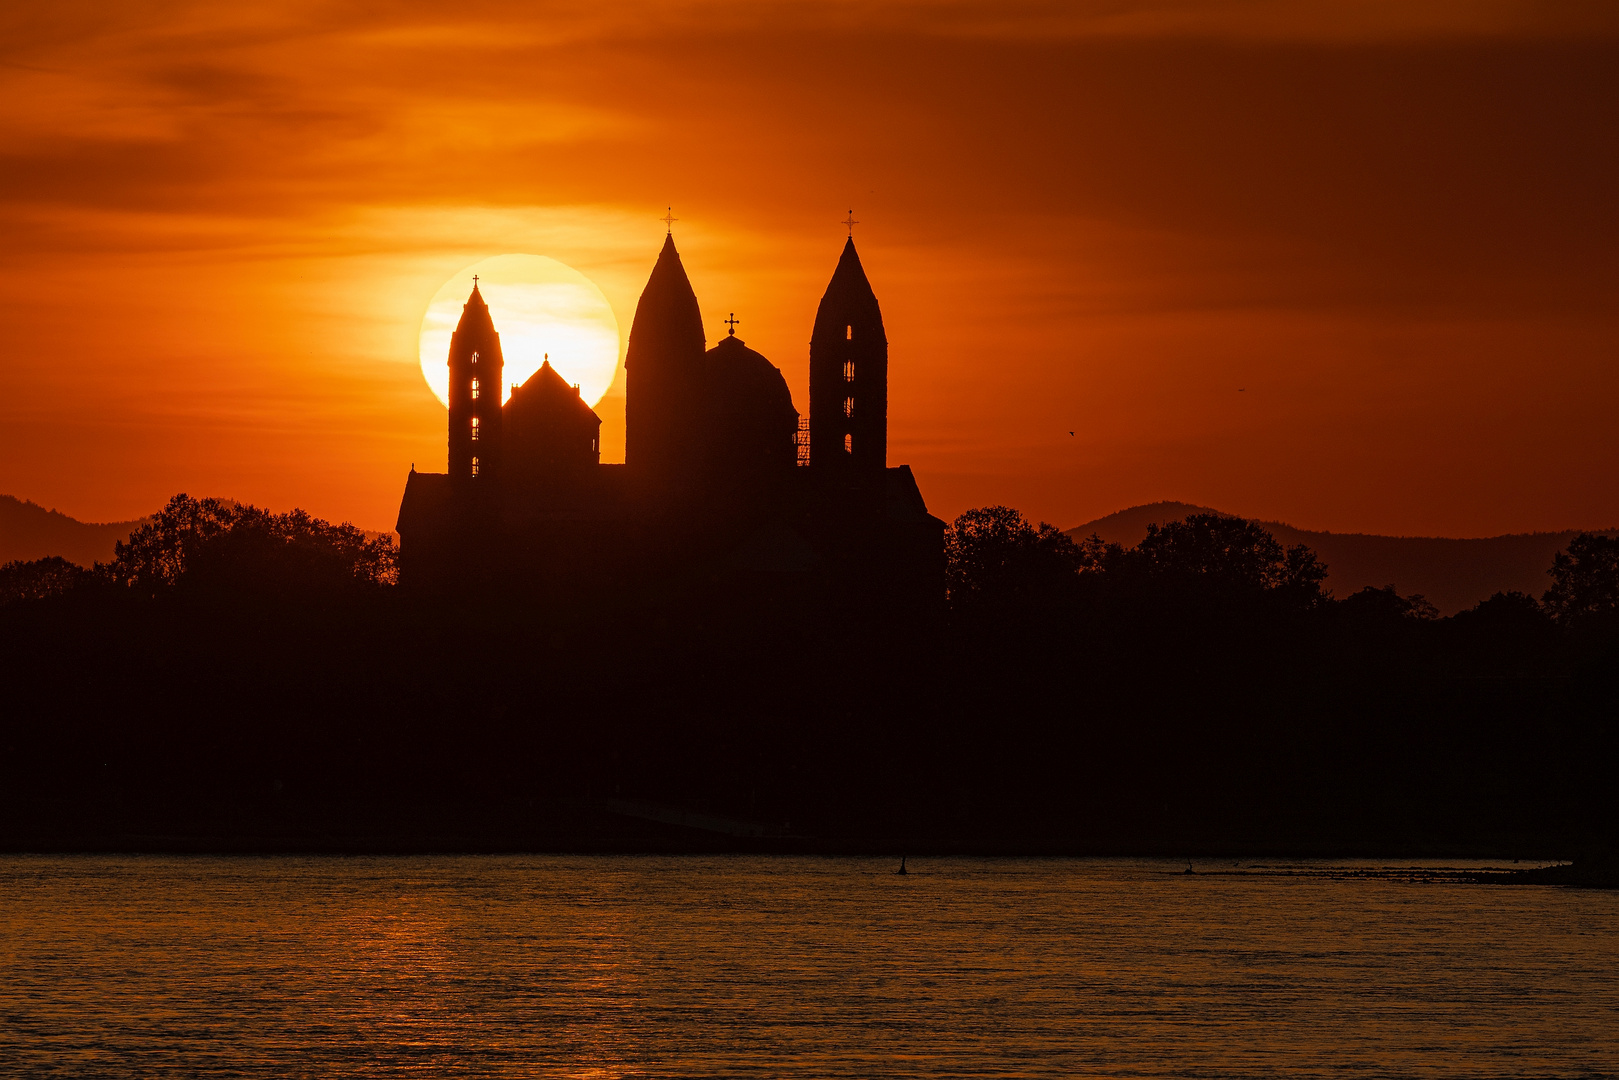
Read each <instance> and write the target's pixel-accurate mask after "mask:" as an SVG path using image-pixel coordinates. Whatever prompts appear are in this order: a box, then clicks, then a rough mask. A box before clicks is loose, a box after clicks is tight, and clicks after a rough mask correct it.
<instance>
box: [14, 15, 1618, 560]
mask: <svg viewBox="0 0 1619 1080" xmlns="http://www.w3.org/2000/svg"><path fill="white" fill-rule="evenodd" d="M1552 7H1554V5H1545V4H1538V3H1524V4H1516V3H1487V2H1478V3H1466V4H1464V3H1454V4H1451V3H1435V4H1429V5H1426V6H1425V5H1422V4H1416V3H1409V2H1406V3H1393V2H1390V3H1360V4H1331V5H1312V4H1309V3H1304V2H1300V0H1282V2H1276V3H1259V2H1255V3H1232V4H1226V5H1220V4H1215V3H1203V2H1195V3H1194V2H1186V3H1167V2H1166V3H1157V4H1153V3H1142V4H1134V5H1132V4H1128V3H1115V2H1106V3H1104V2H1095V3H1090V4H1086V3H1061V4H1059V3H1050V4H1040V3H1030V4H1019V3H1015V2H998V3H997V2H986V3H982V4H974V3H929V2H922V0H915V2H892V3H882V2H859V3H855V2H849V3H833V4H815V5H810V4H794V3H777V4H760V3H746V4H742V3H735V4H727V3H696V2H692V3H664V4H642V5H634V4H622V5H598V4H594V3H585V2H579V3H573V4H544V3H533V2H523V3H480V2H476V0H474V2H463V3H458V4H453V5H450V4H439V3H434V4H426V3H408V2H389V3H350V4H341V3H324V4H315V3H282V4H275V3H268V2H266V3H255V4H252V5H222V4H217V3H196V4H189V5H188V4H184V3H167V4H137V3H125V4H107V3H103V2H97V3H74V2H62V3H54V4H48V5H44V4H42V5H27V6H25V5H10V6H9V8H8V9H7V11H6V13H5V14H4V15H0V238H3V243H0V379H3V388H0V389H3V392H0V415H3V420H0V492H4V493H9V494H15V495H18V496H21V497H26V498H31V499H33V500H35V501H37V502H41V503H43V504H45V505H47V506H53V507H56V508H59V509H61V510H63V511H64V512H67V513H70V514H73V515H75V516H77V517H80V518H83V519H87V520H108V519H117V518H125V517H132V516H136V515H139V514H144V513H148V512H150V511H152V510H153V509H155V508H156V507H157V506H158V505H159V504H160V503H161V502H162V501H163V500H164V499H166V498H167V497H168V496H169V495H171V494H173V493H174V492H176V491H182V490H183V491H187V492H189V493H191V494H193V495H222V496H230V497H235V498H239V499H244V500H249V501H252V502H256V503H259V504H261V505H266V506H270V507H272V508H275V509H285V508H288V507H291V506H294V505H299V506H303V507H305V508H306V509H308V510H310V511H311V512H313V513H316V514H319V515H322V516H326V517H332V518H337V519H351V520H353V521H354V522H355V523H356V524H359V525H362V526H365V527H369V528H390V527H391V526H392V523H393V520H394V515H395V513H396V511H397V507H398V500H399V495H400V491H401V489H402V486H403V479H404V474H405V472H406V470H408V469H409V467H410V465H411V463H412V462H415V463H416V464H417V465H418V466H419V467H422V468H432V469H442V468H443V459H444V432H443V425H444V412H443V409H442V407H441V406H440V405H439V404H438V402H437V401H436V400H435V399H434V397H433V395H432V393H431V392H430V391H429V390H428V388H427V386H426V384H425V383H424V382H423V380H422V377H421V374H420V370H419V368H418V365H417V358H416V337H417V332H418V329H419V323H420V318H421V314H422V310H423V308H424V307H425V306H426V304H427V302H428V300H429V298H431V296H432V294H433V292H434V291H435V290H436V289H437V288H438V286H439V285H440V284H441V283H442V282H443V281H445V280H446V279H447V278H448V277H450V276H451V274H453V273H454V272H455V271H457V270H458V269H460V268H461V267H463V266H465V265H467V264H469V263H471V262H474V261H476V260H478V259H480V258H484V257H487V256H490V255H497V254H503V253H506V252H532V253H535V254H542V255H550V256H552V257H554V258H557V259H560V260H562V261H564V262H566V263H568V264H570V265H572V266H575V267H577V268H578V269H580V270H581V271H583V272H584V273H586V274H587V275H589V276H590V277H591V278H593V279H594V280H595V281H596V282H597V283H598V284H599V285H600V286H601V287H602V289H603V290H604V291H605V292H606V294H607V296H608V298H609V300H611V302H612V303H613V305H614V308H615V310H616V312H617V315H618V318H619V320H620V322H621V323H622V326H623V329H624V331H625V332H626V333H627V332H628V329H629V325H630V319H631V316H632V315H633V312H634V305H635V299H636V297H637V295H638V293H639V290H640V287H641V285H642V283H643V282H644V281H645V278H646V275H647V273H648V272H649V271H650V269H651V266H652V262H653V259H654V257H655V255H656V253H657V249H658V245H659V243H660V241H661V239H662V232H663V226H662V224H661V223H660V222H658V221H657V220H656V219H657V218H658V217H660V216H662V214H663V211H664V207H665V206H666V205H668V204H670V203H672V204H673V205H674V207H675V214H676V216H678V217H679V218H680V219H681V220H680V221H679V223H677V225H676V226H675V235H676V239H677V241H678V243H679V245H680V248H681V251H682V253H683V256H684V259H685V264H686V267H687V269H688V271H689V272H690V274H691V277H692V280H693V284H694V285H695V287H696V289H697V293H698V297H699V299H700V300H701V302H702V305H703V314H704V319H705V322H706V324H707V327H708V332H709V336H710V339H711V340H712V339H713V338H714V337H715V335H716V331H718V332H720V333H723V327H721V325H720V322H719V320H720V319H721V318H722V317H723V316H724V315H725V313H726V312H728V311H732V310H734V311H736V312H737V314H738V316H739V317H740V318H741V319H742V320H743V322H742V325H741V326H740V328H739V335H740V336H742V337H744V338H745V339H747V341H748V344H749V345H750V346H752V347H754V348H757V349H759V350H760V351H761V352H763V353H765V354H766V355H767V356H769V357H771V359H773V360H774V361H775V362H776V363H777V364H778V365H779V366H780V367H782V368H783V370H784V371H785V372H786V373H787V376H788V379H789V382H790V383H791V385H792V386H793V390H794V395H795V398H796V400H797V402H798V404H799V407H800V408H801V409H802V408H805V407H806V405H807V403H806V400H805V398H806V393H805V390H806V379H807V374H806V364H807V352H808V346H807V342H808V338H809V330H810V324H811V320H812V317H813V313H814V308H815V304H816V302H817V301H818V299H819V297H820V293H821V290H822V289H823V288H824V287H825V284H826V281H827V279H828V277H829V276H830V274H831V272H832V268H833V266H834V264H835V262H836V259H837V254H838V250H839V246H840V244H841V241H842V236H843V228H842V226H840V225H839V224H838V221H839V219H841V218H842V217H843V216H844V214H845V212H846V211H847V209H848V208H849V207H850V206H853V207H854V210H855V216H856V217H857V218H858V219H859V220H860V222H861V224H860V225H859V227H858V228H857V230H856V240H857V243H858V244H859V245H860V250H861V254H862V257H863V259H864V261H865V265H866V268H867V271H868V273H869V274H870V276H871V278H872V281H873V283H874V284H875V286H876V288H877V291H878V295H879V297H880V299H881V300H882V303H883V310H884V314H885V317H886V320H887V326H888V333H889V338H890V341H891V343H892V344H891V350H892V351H891V389H890V398H891V413H890V432H891V434H890V462H891V463H894V464H898V463H901V462H908V463H910V464H911V465H912V466H913V467H914V468H915V469H916V470H917V475H918V477H919V479H920V482H921V484H922V489H923V492H924V494H925V495H926V496H927V498H928V501H929V504H930V507H931V508H932V509H933V510H934V511H935V512H936V513H938V514H940V515H941V516H946V517H949V516H953V515H954V514H956V513H958V512H960V511H961V510H963V509H965V508H967V507H969V506H974V505H981V504H984V503H988V502H1006V503H1010V504H1012V505H1015V506H1018V507H1020V508H1021V509H1023V510H1024V511H1025V512H1027V513H1029V514H1031V515H1033V516H1037V517H1040V518H1044V519H1047V520H1050V521H1052V522H1054V523H1056V524H1059V525H1063V526H1069V525H1073V524H1077V523H1079V522H1081V521H1084V520H1087V519H1089V518H1091V517H1095V516H1098V515H1100V514H1104V513H1107V512H1109V511H1112V510H1115V509H1119V508H1121V507H1124V506H1127V505H1131V504H1135V503H1141V502H1148V501H1152V500H1157V499H1179V500H1185V501H1188V502H1198V503H1205V504H1212V505H1215V506H1219V507H1222V508H1225V509H1229V510H1232V511H1235V512H1239V513H1246V514H1250V515H1254V516H1259V517H1266V518H1276V519H1282V520H1286V521H1289V522H1291V523H1293V524H1296V525H1299V526H1303V527H1310V528H1328V529H1336V530H1365V531H1378V532H1393V533H1437V534H1447V535H1463V536H1465V535H1487V534H1491V533H1498V532H1506V531H1520V530H1529V529H1537V528H1539V529H1551V528H1565V527H1575V526H1596V525H1614V524H1619V484H1616V483H1615V482H1614V479H1613V478H1614V476H1615V475H1616V474H1619V439H1616V438H1615V436H1614V434H1613V429H1614V421H1613V417H1614V416H1615V415H1616V413H1619V304H1616V301H1619V199H1616V196H1615V192H1619V8H1615V7H1614V6H1613V5H1611V4H1601V3H1593V4H1584V5H1582V4H1560V5H1555V9H1556V14H1555V18H1554V17H1553V16H1550V15H1547V14H1545V10H1544V9H1550V8H1552ZM604 8H611V13H604V11H603V10H602V9H604ZM1345 12H1349V13H1350V14H1345ZM1239 388H1242V392H1240V393H1239V392H1238V389H1239ZM604 411H606V410H605V408H604ZM611 428H612V425H611V424H609V433H610V434H609V437H611ZM1070 430H1072V431H1074V432H1076V434H1075V435H1073V436H1070V435H1069V434H1068V433H1069V431H1070ZM621 432H622V428H619V429H618V438H619V439H622V433H621Z"/></svg>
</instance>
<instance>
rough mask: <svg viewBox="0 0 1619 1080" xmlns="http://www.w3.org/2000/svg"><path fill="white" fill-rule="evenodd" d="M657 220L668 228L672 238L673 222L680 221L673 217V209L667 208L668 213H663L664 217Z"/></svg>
mask: <svg viewBox="0 0 1619 1080" xmlns="http://www.w3.org/2000/svg"><path fill="white" fill-rule="evenodd" d="M658 220H659V221H661V222H663V224H664V225H665V226H666V227H667V228H668V230H669V235H670V236H673V235H674V234H675V222H677V221H679V220H680V219H679V218H677V217H675V208H674V207H672V206H671V207H669V209H668V212H667V213H665V214H664V216H663V217H661V218H659V219H658Z"/></svg>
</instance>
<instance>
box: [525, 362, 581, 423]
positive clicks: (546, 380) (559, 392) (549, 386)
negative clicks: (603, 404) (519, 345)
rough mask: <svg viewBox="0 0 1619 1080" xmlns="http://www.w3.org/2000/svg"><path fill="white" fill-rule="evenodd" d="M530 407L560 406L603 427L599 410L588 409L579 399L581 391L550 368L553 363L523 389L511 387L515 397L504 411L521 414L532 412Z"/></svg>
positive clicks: (548, 364) (535, 374)
mask: <svg viewBox="0 0 1619 1080" xmlns="http://www.w3.org/2000/svg"><path fill="white" fill-rule="evenodd" d="M530 403H532V404H533V407H536V408H546V407H548V406H549V407H555V406H558V405H560V406H562V407H563V408H565V409H569V410H571V411H574V412H577V413H579V414H580V415H581V416H583V415H585V414H589V416H590V418H591V419H592V420H594V421H596V423H598V424H599V423H601V418H600V417H599V416H597V415H596V410H595V409H592V408H591V407H590V406H589V405H586V404H585V401H584V399H583V398H581V397H580V396H579V388H578V387H577V386H574V385H573V384H572V383H570V382H568V380H567V379H564V378H563V377H562V374H561V373H560V372H558V371H557V369H556V368H554V367H552V366H551V361H550V360H546V361H545V362H544V363H542V364H541V365H540V370H538V371H536V372H535V373H534V374H532V375H530V376H529V377H528V381H527V382H525V383H523V384H522V385H521V386H514V387H512V396H511V399H510V400H509V401H507V402H506V405H505V411H506V412H507V413H517V412H521V411H524V410H525V409H527V408H529V407H530Z"/></svg>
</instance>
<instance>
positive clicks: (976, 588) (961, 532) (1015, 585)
mask: <svg viewBox="0 0 1619 1080" xmlns="http://www.w3.org/2000/svg"><path fill="white" fill-rule="evenodd" d="M944 550H945V560H946V568H947V574H948V582H949V587H950V602H951V603H952V604H953V605H956V606H958V607H959V606H963V605H968V604H975V603H984V602H993V601H1009V600H1030V599H1049V598H1051V597H1053V596H1054V595H1056V594H1059V593H1061V592H1063V591H1064V590H1066V589H1067V588H1068V587H1070V586H1071V585H1072V584H1073V582H1074V580H1075V578H1076V576H1077V574H1078V573H1079V571H1080V569H1081V568H1082V566H1083V565H1084V557H1083V555H1082V552H1081V549H1080V546H1079V545H1076V544H1075V543H1074V541H1073V540H1071V539H1070V538H1069V537H1067V536H1065V535H1064V534H1063V533H1062V532H1061V531H1059V530H1058V529H1057V528H1056V526H1054V525H1049V524H1047V523H1046V522H1044V521H1042V522H1041V523H1040V524H1039V525H1038V526H1035V525H1031V524H1030V523H1029V522H1028V521H1027V520H1026V519H1025V518H1024V517H1023V515H1022V514H1020V513H1018V512H1017V511H1016V510H1014V509H1012V508H1011V507H1009V506H985V507H980V508H979V509H977V510H968V511H967V512H966V513H964V514H962V515H961V516H960V517H958V518H956V520H955V521H954V522H952V523H951V525H950V527H949V529H947V530H946V531H945V537H944Z"/></svg>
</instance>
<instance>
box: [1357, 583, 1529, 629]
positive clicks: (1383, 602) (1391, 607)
mask: <svg viewBox="0 0 1619 1080" xmlns="http://www.w3.org/2000/svg"><path fill="white" fill-rule="evenodd" d="M1498 595H1499V594H1498ZM1338 607H1339V609H1340V610H1342V611H1345V612H1347V613H1349V614H1351V615H1353V616H1355V617H1356V618H1358V619H1360V620H1362V621H1364V622H1372V623H1377V622H1400V621H1402V620H1405V619H1417V620H1421V621H1425V622H1427V621H1432V620H1434V619H1437V618H1439V609H1438V608H1436V607H1434V606H1433V605H1432V604H1430V603H1429V602H1428V600H1427V598H1426V597H1424V596H1423V595H1422V594H1421V593H1412V594H1411V595H1410V596H1401V595H1400V594H1399V593H1398V592H1397V591H1395V588H1394V586H1393V585H1385V586H1383V587H1382V588H1381V589H1379V588H1378V587H1377V586H1375V585H1368V586H1366V587H1365V588H1364V589H1361V590H1360V591H1359V592H1354V593H1351V594H1349V595H1348V596H1346V597H1344V598H1343V599H1342V600H1340V601H1338Z"/></svg>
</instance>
